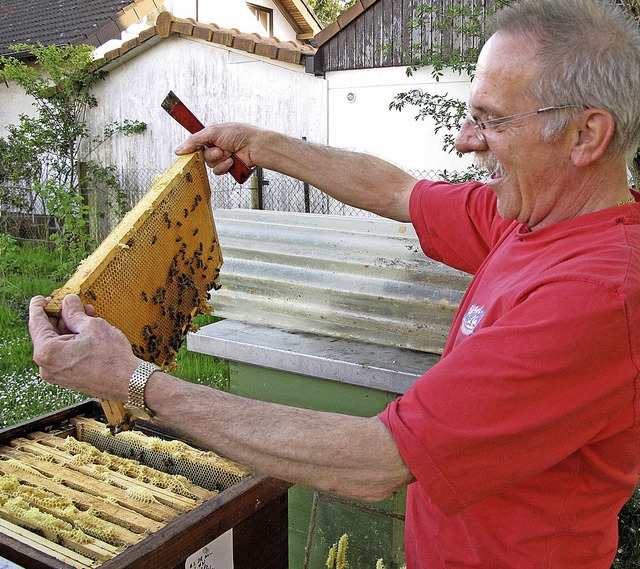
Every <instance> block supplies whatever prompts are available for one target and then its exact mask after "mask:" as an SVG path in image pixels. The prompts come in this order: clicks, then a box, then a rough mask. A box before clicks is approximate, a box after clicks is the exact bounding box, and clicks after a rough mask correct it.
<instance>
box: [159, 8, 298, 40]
mask: <svg viewBox="0 0 640 569" xmlns="http://www.w3.org/2000/svg"><path fill="white" fill-rule="evenodd" d="M251 3H252V4H255V5H256V6H264V7H265V8H270V9H272V10H273V35H274V36H276V37H277V38H278V39H280V40H282V41H295V39H296V34H295V32H294V31H293V29H292V28H291V26H290V25H289V23H288V22H287V20H286V19H285V17H284V16H283V15H282V14H281V13H280V10H279V9H278V8H277V7H276V5H275V4H274V3H273V2H272V1H271V0H251ZM164 6H165V8H167V10H169V12H171V13H172V14H173V15H174V16H177V17H179V18H195V17H196V0H165V2H164ZM198 21H200V22H202V23H204V24H218V25H219V26H220V27H223V28H229V29H230V28H236V29H238V30H240V31H242V32H243V33H254V32H255V33H257V34H260V35H261V36H263V37H268V36H269V33H268V32H267V30H265V29H264V27H263V26H262V25H261V24H260V22H258V21H257V20H256V18H255V16H254V15H253V13H252V12H251V10H249V8H248V7H247V3H246V2H245V1H244V0H199V1H198Z"/></svg>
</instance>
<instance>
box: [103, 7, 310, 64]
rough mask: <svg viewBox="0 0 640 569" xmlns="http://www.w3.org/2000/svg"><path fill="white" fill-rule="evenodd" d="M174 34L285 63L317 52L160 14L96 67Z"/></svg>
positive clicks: (299, 44)
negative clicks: (155, 39) (151, 40)
mask: <svg viewBox="0 0 640 569" xmlns="http://www.w3.org/2000/svg"><path fill="white" fill-rule="evenodd" d="M173 34H181V35H186V36H191V37H194V38H198V39H201V40H204V41H208V42H211V43H214V44H218V45H223V46H226V47H231V48H233V49H237V50H240V51H246V52H248V53H254V54H256V55H261V56H264V57H269V58H271V59H275V60H277V61H284V62H287V63H296V64H300V63H302V60H303V56H312V55H314V54H315V53H316V49H315V48H314V47H312V46H310V45H308V44H302V43H297V42H293V41H286V42H281V41H280V40H279V39H278V38H274V37H270V38H265V37H262V36H260V35H259V34H243V33H241V32H240V31H238V30H236V29H235V28H233V29H230V30H229V29H226V28H221V27H220V26H218V25H216V24H202V23H200V22H196V21H195V20H193V19H191V18H176V17H175V16H174V15H173V14H171V13H170V12H162V13H161V14H160V15H159V16H158V19H157V21H156V25H155V26H153V27H151V28H148V29H146V30H144V31H143V32H142V33H140V35H139V36H138V37H136V38H134V39H132V40H129V41H125V42H123V44H122V45H121V46H120V47H119V48H117V49H114V50H112V51H109V52H107V53H105V55H104V58H103V59H101V60H99V61H97V62H96V64H97V65H102V64H104V63H107V62H108V61H110V60H112V59H115V58H117V57H121V56H123V55H124V54H126V53H128V52H130V51H131V50H133V49H135V48H136V47H138V46H139V45H142V44H143V43H145V42H146V41H148V40H150V39H151V38H153V37H156V36H159V37H161V38H163V39H164V38H168V37H170V36H171V35H173Z"/></svg>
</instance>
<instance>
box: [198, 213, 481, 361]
mask: <svg viewBox="0 0 640 569" xmlns="http://www.w3.org/2000/svg"><path fill="white" fill-rule="evenodd" d="M214 218H215V221H216V227H217V229H218V237H219V241H220V246H221V249H222V255H223V258H224V264H223V266H222V271H221V275H220V284H221V285H222V288H221V289H220V290H218V291H216V292H213V291H212V293H211V300H210V303H211V304H212V306H213V308H214V313H215V314H216V315H217V316H220V317H223V318H228V319H232V320H238V321H242V322H247V323H251V324H260V325H266V326H270V327H275V328H280V329H285V330H291V331H296V332H310V333H316V334H323V335H328V336H332V337H337V338H351V339H357V340H362V341H366V342H373V343H377V344H382V345H385V346H398V347H403V348H409V349H414V350H420V351H425V352H433V353H441V352H442V349H443V347H444V342H445V339H446V336H447V333H448V330H449V327H450V325H451V321H452V319H453V316H454V314H455V311H456V310H457V308H458V306H459V303H460V300H461V299H462V295H463V294H464V291H465V289H466V287H467V286H468V283H469V280H470V276H469V275H467V274H466V273H462V272H459V271H456V270H453V269H451V268H449V267H446V266H445V265H442V264H441V263H437V262H435V261H432V260H430V259H428V258H427V257H425V255H424V254H423V253H422V251H421V249H420V246H419V243H418V239H417V237H416V234H415V232H414V230H413V228H412V226H411V224H407V223H399V222H395V221H390V220H385V219H380V218H355V217H343V216H331V215H313V214H303V213H283V212H272V211H258V210H216V211H215V212H214Z"/></svg>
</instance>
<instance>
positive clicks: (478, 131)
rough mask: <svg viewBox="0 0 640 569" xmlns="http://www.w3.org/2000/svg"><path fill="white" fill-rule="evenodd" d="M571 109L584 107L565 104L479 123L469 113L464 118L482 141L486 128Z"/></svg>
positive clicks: (582, 106)
mask: <svg viewBox="0 0 640 569" xmlns="http://www.w3.org/2000/svg"><path fill="white" fill-rule="evenodd" d="M571 107H578V108H582V109H584V108H585V107H584V105H576V104H574V103H567V104H565V105H555V106H553V107H544V108H542V109H538V110H536V111H528V112H526V113H518V114H517V115H509V116H506V117H500V118H497V119H489V120H486V121H479V120H478V119H476V118H475V117H473V116H472V115H471V113H469V112H467V115H466V118H467V119H468V120H469V122H470V123H471V124H472V125H473V128H474V129H475V131H476V136H477V137H478V138H479V139H480V140H482V141H484V140H486V139H485V136H484V133H483V132H482V131H483V130H486V129H487V128H492V127H495V126H502V125H504V124H508V123H511V122H514V121H517V120H520V119H524V118H526V117H532V116H534V115H540V114H542V113H548V112H549V111H557V110H561V109H569V108H571Z"/></svg>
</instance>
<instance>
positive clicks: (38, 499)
mask: <svg viewBox="0 0 640 569" xmlns="http://www.w3.org/2000/svg"><path fill="white" fill-rule="evenodd" d="M147 427H148V429H147ZM143 429H144V432H140V431H136V432H125V433H120V434H118V435H115V436H114V435H112V434H111V432H110V431H109V429H108V428H107V427H106V424H105V423H104V420H103V417H102V414H101V413H100V411H99V406H98V405H97V402H96V401H88V402H85V403H82V404H79V405H76V406H74V407H71V408H69V409H65V410H63V411H58V412H56V413H52V414H51V415H49V416H45V417H40V418H38V419H35V420H33V421H31V422H29V423H25V424H23V425H18V426H16V427H11V428H9V429H5V430H4V431H0V555H1V556H3V557H5V558H7V559H10V560H12V561H14V562H16V563H19V564H20V566H23V567H25V568H27V569H43V568H51V569H53V568H54V567H55V568H56V569H90V568H97V567H100V568H101V569H102V568H104V569H116V568H117V569H124V568H127V569H143V568H146V567H154V569H177V568H178V567H180V568H181V569H182V568H183V567H187V566H189V563H187V561H188V560H189V559H193V557H194V555H195V556H196V557H197V556H199V554H200V551H201V550H202V549H203V548H204V550H205V552H206V551H207V548H208V547H209V544H210V543H211V542H212V540H214V539H215V538H217V537H219V536H220V535H222V534H223V533H225V532H227V531H228V530H229V529H233V532H232V533H233V562H234V567H235V568H236V569H285V567H286V558H287V555H286V490H287V488H288V486H289V485H288V484H286V483H282V482H279V481H276V480H273V479H269V478H266V477H262V476H259V475H256V474H253V473H249V472H247V471H246V470H245V469H244V468H243V467H242V466H241V465H238V464H236V463H232V462H230V461H228V460H226V459H224V458H222V457H218V456H216V455H214V454H213V453H210V452H203V451H200V450H199V449H197V448H195V447H193V446H192V445H190V444H188V442H183V441H181V440H178V439H176V437H175V435H174V434H173V433H171V432H170V431H167V430H166V429H164V428H162V427H159V426H154V425H151V424H148V425H147V426H146V427H143Z"/></svg>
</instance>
